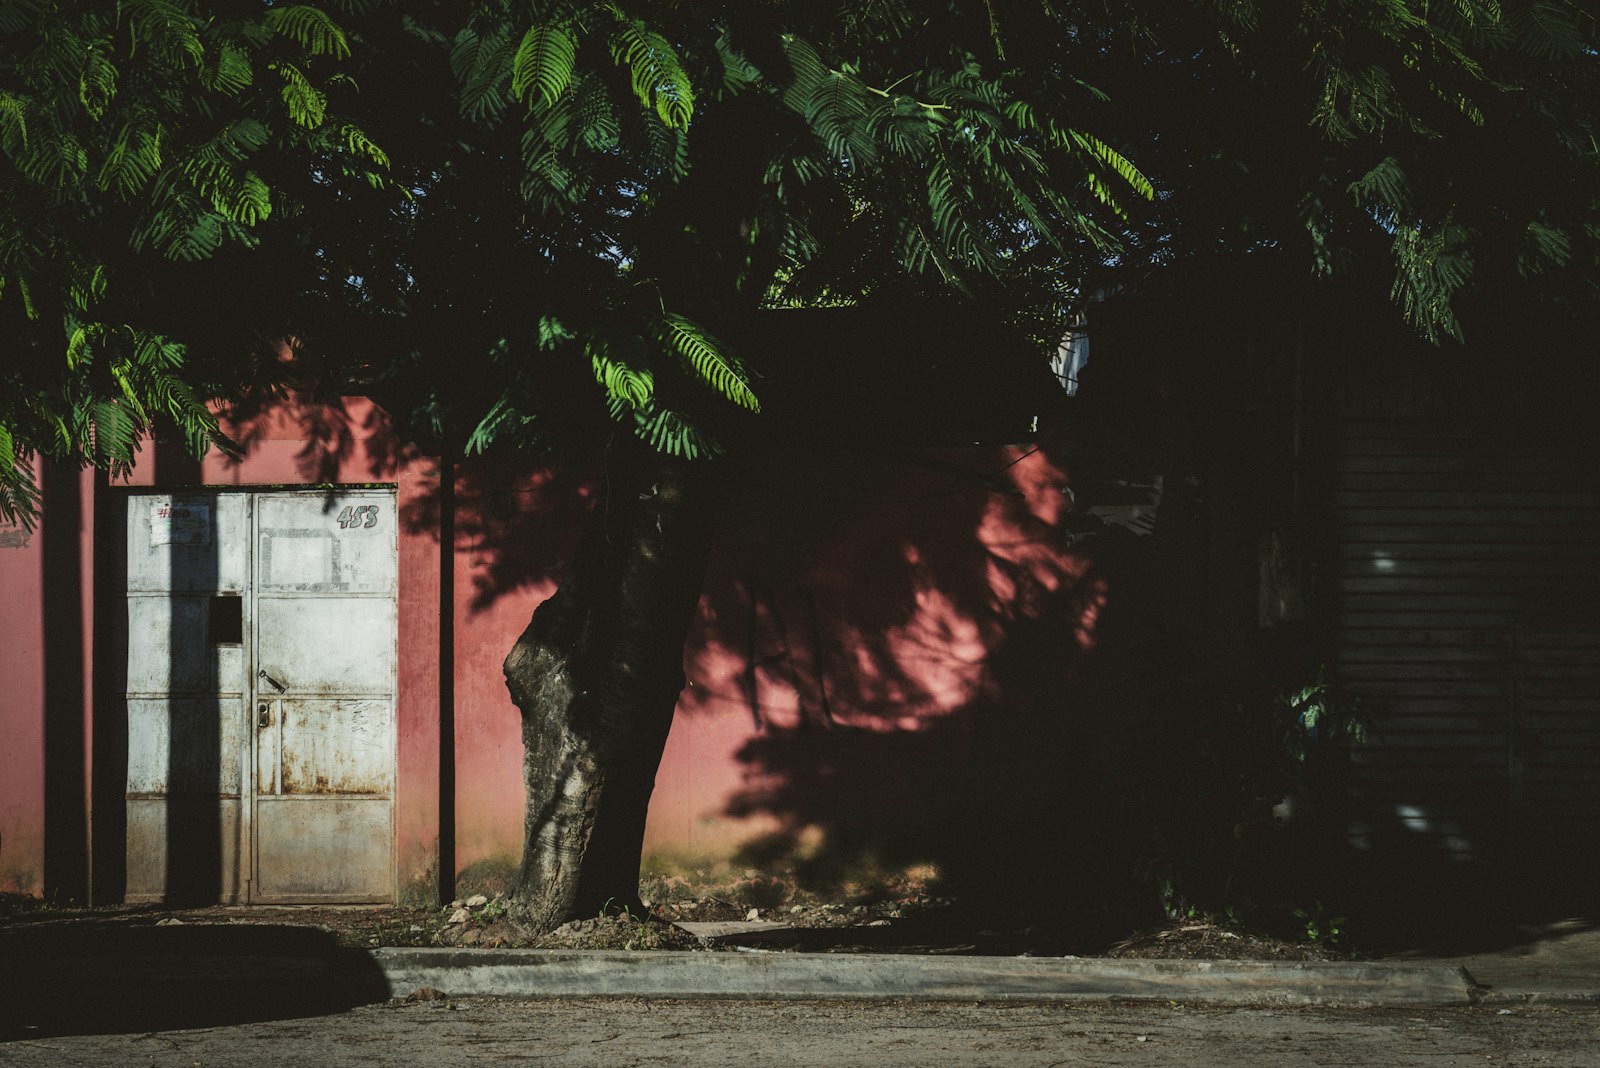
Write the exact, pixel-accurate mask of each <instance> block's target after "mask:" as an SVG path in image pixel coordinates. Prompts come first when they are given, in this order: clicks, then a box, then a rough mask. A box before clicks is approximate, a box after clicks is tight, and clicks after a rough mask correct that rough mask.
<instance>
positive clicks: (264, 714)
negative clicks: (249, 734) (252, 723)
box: [256, 705, 272, 727]
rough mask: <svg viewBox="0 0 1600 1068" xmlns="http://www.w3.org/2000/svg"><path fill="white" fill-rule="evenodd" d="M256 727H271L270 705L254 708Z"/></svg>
mask: <svg viewBox="0 0 1600 1068" xmlns="http://www.w3.org/2000/svg"><path fill="white" fill-rule="evenodd" d="M256 726H257V727H270V726H272V706H271V705H257V706H256Z"/></svg>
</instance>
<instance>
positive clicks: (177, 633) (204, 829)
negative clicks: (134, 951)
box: [125, 493, 250, 902]
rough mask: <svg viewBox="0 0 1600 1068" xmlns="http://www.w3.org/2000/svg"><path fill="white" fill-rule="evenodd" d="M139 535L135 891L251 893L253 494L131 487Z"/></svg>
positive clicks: (131, 825)
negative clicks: (244, 829) (246, 842)
mask: <svg viewBox="0 0 1600 1068" xmlns="http://www.w3.org/2000/svg"><path fill="white" fill-rule="evenodd" d="M126 546H127V574H128V660H127V686H126V694H125V696H126V700H127V710H128V781H127V801H126V804H127V889H126V897H127V899H128V900H129V901H160V900H167V899H170V900H176V901H185V902H201V901H238V900H240V899H241V897H243V895H244V885H245V883H244V880H245V879H246V878H247V875H246V873H245V872H244V870H243V869H244V865H245V863H246V860H245V858H243V857H242V856H241V854H240V850H239V843H240V840H241V839H240V833H241V826H242V823H243V820H244V816H245V811H244V810H245V805H244V802H243V796H244V788H245V786H246V784H245V782H244V777H243V776H242V775H241V774H240V768H241V767H242V766H243V761H244V760H245V759H246V755H247V754H248V751H249V744H250V742H249V737H248V734H247V733H246V729H245V707H246V706H245V702H246V700H247V698H248V695H249V687H248V685H247V664H248V657H249V649H248V648H247V646H246V643H245V641H244V620H245V604H244V600H245V594H246V592H247V591H248V588H249V584H250V578H249V573H250V518H249V501H248V499H247V498H246V497H245V495H243V494H227V495H219V494H215V493H177V494H165V493H163V494H154V493H152V494H134V495H131V496H130V497H129V498H128V529H127V542H126Z"/></svg>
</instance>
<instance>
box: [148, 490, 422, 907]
mask: <svg viewBox="0 0 1600 1068" xmlns="http://www.w3.org/2000/svg"><path fill="white" fill-rule="evenodd" d="M395 519H396V514H395V507H394V494H393V493H392V492H390V491H384V490H360V491H351V492H349V493H337V492H335V493H329V492H327V491H307V492H299V493H297V492H282V493H280V492H250V491H241V492H216V493H188V494H172V495H162V494H135V495H133V496H131V497H130V499H129V507H128V543H127V544H128V591H129V594H128V682H127V697H128V781H127V811H128V883H127V887H128V890H127V896H128V898H129V899H130V900H135V901H142V900H159V899H162V898H164V897H167V896H169V895H170V894H171V893H172V892H173V887H174V886H175V885H178V884H183V885H181V886H179V890H180V891H181V892H182V893H183V894H185V895H191V896H192V895H194V894H195V893H196V890H197V888H198V889H199V891H200V892H201V893H202V894H209V893H210V892H211V890H210V888H211V887H212V886H215V888H216V891H215V892H216V896H217V897H218V898H219V899H220V900H224V901H232V900H238V899H241V898H243V899H247V900H251V901H262V902H266V901H385V900H392V899H393V897H394V863H393V855H394V853H393V837H394V826H393V824H394V813H393V807H394V785H395V784H394V751H395V722H394V694H395V667H396V664H395V597H396V567H395V549H396V532H395ZM247 768H248V769H251V771H252V772H253V774H248V775H247V774H244V769H247ZM174 880H177V881H178V882H177V883H174Z"/></svg>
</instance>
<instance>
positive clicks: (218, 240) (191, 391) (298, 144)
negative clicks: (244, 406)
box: [0, 0, 386, 519]
mask: <svg viewBox="0 0 1600 1068" xmlns="http://www.w3.org/2000/svg"><path fill="white" fill-rule="evenodd" d="M348 52H349V47H348V43H347V40H346V38H345V36H344V34H343V33H342V32H341V31H340V29H339V28H338V26H337V25H335V24H334V22H333V21H332V20H331V19H330V18H329V17H328V16H327V15H326V14H324V13H322V12H321V11H319V10H317V9H315V8H311V7H304V6H279V7H266V6H263V5H249V4H232V5H217V6H216V8H215V10H206V11H202V10H200V9H199V8H198V6H197V5H193V4H182V3H174V2H171V0H125V2H121V3H109V2H108V3H68V4H63V3H53V2H47V0H15V2H11V0H8V2H7V3H6V4H5V6H4V7H3V8H0V151H3V153H4V163H3V165H0V336H3V337H4V338H5V346H6V352H5V357H4V361H3V363H0V518H7V519H10V518H15V517H17V516H19V515H20V516H22V517H23V518H25V519H27V518H29V517H30V516H31V514H32V512H33V510H34V507H35V504H36V491H35V489H34V487H33V484H32V481H31V479H30V478H29V472H28V468H27V466H26V465H25V464H23V463H21V462H20V461H23V460H24V459H25V458H26V456H27V454H28V453H30V452H32V451H35V450H37V451H42V452H44V453H46V454H48V455H53V456H60V457H65V458H69V459H74V460H80V461H83V462H89V463H94V464H96V465H99V466H103V467H110V468H113V469H115V468H118V467H120V466H122V465H125V464H127V463H128V462H129V461H130V460H131V459H132V457H133V452H134V449H135V448H136V447H137V443H138V439H139V436H140V435H141V434H142V433H143V432H145V431H146V430H147V429H148V428H149V427H150V426H151V425H152V423H153V422H155V421H157V420H164V421H166V422H167V423H168V424H169V425H172V426H176V427H177V428H180V429H181V431H182V432H183V433H184V434H186V435H187V436H188V438H189V439H190V441H191V443H192V445H193V446H194V447H195V448H202V447H204V446H205V445H207V444H209V443H210V442H211V441H212V440H213V439H215V437H216V433H217V428H216V421H215V419H214V418H213V417H212V415H211V413H210V412H209V411H208V409H207V407H206V403H205V402H206V401H207V400H208V399H209V395H210V394H211V393H212V392H213V391H214V390H222V389H231V388H233V387H234V386H236V384H237V383H238V382H239V381H240V380H242V379H244V378H246V377H248V375H247V372H246V370H245V369H244V368H243V367H242V366H241V364H244V365H245V366H247V361H248V359H249V357H251V356H252V355H253V353H252V352H251V351H250V350H249V348H248V347H245V346H242V345H240V346H238V347H236V348H235V349H234V350H233V351H231V352H228V353H226V354H225V355H226V356H227V357H229V359H228V360H227V361H225V362H224V363H223V364H222V366H221V367H220V368H215V365H213V364H210V363H209V362H208V361H206V360H204V359H197V358H195V354H193V353H191V352H190V351H189V346H188V345H186V338H187V337H193V336H196V335H199V334H203V333H204V332H205V329H206V326H205V324H206V323H207V322H208V320H211V319H212V318H213V317H216V316H221V315H235V316H237V322H235V323H233V324H231V325H230V326H229V327H228V329H227V330H226V331H224V333H225V334H230V335H232V336H234V337H235V338H237V337H238V336H239V335H240V334H241V333H243V332H244V331H245V330H246V329H247V328H248V326H249V325H250V324H251V323H252V322H253V321H254V318H255V316H254V309H253V308H252V307H251V303H252V298H251V296H250V295H249V284H248V283H249V281H250V279H251V278H252V277H253V276H255V275H258V274H259V273H260V272H259V271H258V270H256V269H254V268H253V267H251V266H250V265H249V264H248V259H249V257H250V254H252V253H255V252H257V251H258V250H259V246H260V243H261V240H262V234H263V230H264V227H265V226H266V224H267V223H268V221H269V220H270V219H271V218H272V217H273V216H275V215H280V216H281V215H291V216H292V215H293V214H294V213H295V210H296V203H295V198H294V196H293V194H292V192H291V190H290V183H288V182H285V183H283V184H279V183H278V181H277V179H278V177H279V176H280V175H282V174H284V173H285V172H289V173H295V172H298V173H299V174H300V175H308V174H309V175H316V176H318V177H319V179H320V180H322V181H324V182H328V183H332V182H338V181H345V180H348V179H356V180H359V181H363V182H369V183H373V184H381V183H382V182H383V177H382V175H383V169H384V167H385V166H386V159H385V157H384V155H383V153H382V152H381V151H380V150H379V149H378V148H377V147H376V146H375V145H374V144H373V143H372V142H371V141H370V140H369V139H368V138H367V137H366V135H365V134H364V133H362V131H361V130H360V129H359V128H358V127H357V126H355V125H353V124H351V123H350V122H348V121H341V120H340V119H338V118H337V117H336V116H335V113H334V112H333V111H332V110H330V107H331V104H330V101H331V99H332V98H335V97H337V96H338V94H339V93H340V92H341V91H342V90H344V89H345V88H346V84H345V83H346V82H347V78H346V76H345V75H343V74H342V73H341V72H340V70H339V63H340V61H341V60H342V59H344V58H345V57H346V56H347V55H348ZM208 261H209V262H208ZM202 265H203V266H202ZM236 265H237V269H238V273H237V274H236V275H234V276H233V278H232V279H231V280H230V281H232V282H233V283H235V284H237V285H238V287H239V288H238V289H237V290H236V291H235V292H234V293H232V294H231V295H232V296H233V297H234V299H233V300H228V301H226V303H225V304H224V305H223V306H221V307H218V306H217V305H216V303H214V302H221V301H222V300H223V299H224V296H223V295H224V293H225V289H223V290H219V288H218V286H217V285H216V284H215V281H214V280H215V279H216V278H217V274H216V272H217V271H218V270H222V271H232V270H233V269H234V268H235V266H236ZM208 276H209V277H210V278H211V279H213V284H211V285H206V284H205V279H206V278H207V277H208ZM262 296H263V297H264V296H265V294H262ZM208 305H210V306H209V307H208ZM269 329H270V328H269ZM212 355H213V356H216V355H223V354H220V353H213V354H212ZM213 371H214V373H208V372H213Z"/></svg>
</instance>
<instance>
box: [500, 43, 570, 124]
mask: <svg viewBox="0 0 1600 1068" xmlns="http://www.w3.org/2000/svg"><path fill="white" fill-rule="evenodd" d="M577 61H578V40H577V38H576V37H574V36H573V35H572V33H571V32H570V31H569V30H568V29H567V28H566V27H565V26H562V25H548V26H533V27H530V28H529V29H528V32H527V33H525V34H523V36H522V43H521V44H520V45H518V46H517V54H516V56H515V57H514V58H513V59H512V61H511V95H512V96H514V97H516V98H517V99H518V100H527V98H528V95H529V92H530V90H534V89H537V90H538V93H539V102H540V103H542V104H543V105H544V106H545V107H547V108H548V107H549V106H550V105H552V104H554V103H555V102H556V99H557V98H558V97H560V96H561V94H562V93H563V92H565V91H566V88H567V86H568V85H569V84H570V83H571V82H572V70H573V67H574V66H575V65H576V63H577ZM532 104H533V102H532V101H529V106H530V107H531V106H532Z"/></svg>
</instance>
